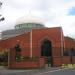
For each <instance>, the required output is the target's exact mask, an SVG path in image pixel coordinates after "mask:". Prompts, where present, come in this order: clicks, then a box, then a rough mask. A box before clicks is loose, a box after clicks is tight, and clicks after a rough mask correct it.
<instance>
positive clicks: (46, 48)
mask: <svg viewBox="0 0 75 75" xmlns="http://www.w3.org/2000/svg"><path fill="white" fill-rule="evenodd" d="M41 56H44V57H45V58H46V63H47V64H51V66H52V44H51V41H49V40H48V39H45V40H43V42H42V45H41Z"/></svg>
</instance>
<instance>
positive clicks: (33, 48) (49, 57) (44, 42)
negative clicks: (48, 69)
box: [0, 17, 75, 69]
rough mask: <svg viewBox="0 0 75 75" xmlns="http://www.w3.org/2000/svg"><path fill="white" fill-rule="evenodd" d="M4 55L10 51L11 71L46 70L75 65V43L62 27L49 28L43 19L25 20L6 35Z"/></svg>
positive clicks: (0, 48) (1, 46)
mask: <svg viewBox="0 0 75 75" xmlns="http://www.w3.org/2000/svg"><path fill="white" fill-rule="evenodd" d="M1 38H2V39H1V40H0V52H2V51H4V52H5V51H8V68H10V69H16V68H17V69H21V68H26V69H30V68H43V67H45V65H48V66H49V65H50V66H52V67H53V66H61V65H62V64H71V63H72V64H75V41H74V39H72V38H70V37H65V36H64V34H63V30H62V28H61V27H53V28H48V27H45V26H44V24H43V21H42V20H41V19H38V18H35V17H26V18H25V17H22V18H20V19H19V20H18V21H17V22H16V26H15V29H12V30H6V31H3V32H2V35H1Z"/></svg>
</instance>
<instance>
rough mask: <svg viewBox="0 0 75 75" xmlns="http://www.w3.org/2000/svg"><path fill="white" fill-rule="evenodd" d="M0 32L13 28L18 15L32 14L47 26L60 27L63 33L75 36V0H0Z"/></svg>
mask: <svg viewBox="0 0 75 75" xmlns="http://www.w3.org/2000/svg"><path fill="white" fill-rule="evenodd" d="M0 1H1V2H2V3H3V5H2V8H0V14H2V16H4V17H5V20H4V21H1V22H0V32H1V31H4V30H8V29H12V28H14V26H15V25H16V22H17V20H18V19H19V18H20V17H24V16H28V15H32V16H35V17H38V18H40V19H42V20H43V22H44V25H45V26H47V27H59V26H60V27H62V29H63V32H64V35H65V36H70V37H73V38H75V0H0Z"/></svg>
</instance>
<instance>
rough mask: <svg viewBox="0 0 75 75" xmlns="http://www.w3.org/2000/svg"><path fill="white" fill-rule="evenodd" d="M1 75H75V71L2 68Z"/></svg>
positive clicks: (0, 69)
mask: <svg viewBox="0 0 75 75" xmlns="http://www.w3.org/2000/svg"><path fill="white" fill-rule="evenodd" d="M0 75H75V69H60V68H45V69H34V70H8V69H4V68H2V67H1V68H0Z"/></svg>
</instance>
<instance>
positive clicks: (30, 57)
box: [30, 30, 32, 58]
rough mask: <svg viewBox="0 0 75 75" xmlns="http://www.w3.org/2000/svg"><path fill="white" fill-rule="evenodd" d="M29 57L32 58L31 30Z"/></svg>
mask: <svg viewBox="0 0 75 75" xmlns="http://www.w3.org/2000/svg"><path fill="white" fill-rule="evenodd" d="M30 58H32V30H31V32H30Z"/></svg>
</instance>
